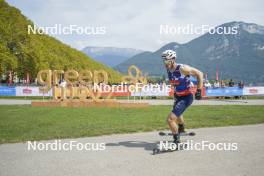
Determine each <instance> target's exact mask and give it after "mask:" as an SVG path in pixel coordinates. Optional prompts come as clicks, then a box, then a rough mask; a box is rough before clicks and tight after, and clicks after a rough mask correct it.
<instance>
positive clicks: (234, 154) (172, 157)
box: [0, 124, 264, 176]
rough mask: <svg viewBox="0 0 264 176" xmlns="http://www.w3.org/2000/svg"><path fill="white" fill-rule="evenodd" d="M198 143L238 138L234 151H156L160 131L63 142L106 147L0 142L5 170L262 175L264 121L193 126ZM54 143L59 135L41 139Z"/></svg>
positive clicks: (94, 175) (100, 175) (128, 175)
mask: <svg viewBox="0 0 264 176" xmlns="http://www.w3.org/2000/svg"><path fill="white" fill-rule="evenodd" d="M193 131H195V132H196V133H197V135H196V136H194V137H183V138H182V140H183V141H187V140H193V142H195V143H199V142H201V141H209V142H211V143H214V144H216V143H236V144H237V148H238V150H235V151H217V150H213V151H210V150H209V149H205V150H203V151H195V150H189V151H187V150H185V151H176V152H171V153H163V154H159V155H152V149H153V148H154V147H156V145H157V143H159V141H161V140H166V139H170V138H169V137H161V136H158V134H157V132H146V133H134V134H122V135H121V134H120V135H110V136H101V137H87V138H78V139H64V140H61V143H69V142H70V141H77V142H78V143H82V144H86V143H90V144H91V143H105V150H103V151H91V150H90V151H87V150H82V151H78V150H72V151H59V150H55V151H52V150H48V151H42V150H38V151H32V150H30V151H29V150H28V149H27V147H28V145H27V143H16V144H2V145H0V175H1V176H8V175H10V176H15V175H19V176H31V175H32V176H37V175H40V176H42V175H43V176H44V175H45V176H46V175H56V176H68V175H69V176H72V175H78V176H82V175H85V176H87V175H91V176H106V175H107V176H108V175H109V176H119V175H120V176H132V175H133V176H138V175H150V176H156V175H157V176H158V175H162V176H164V175H166V176H171V175H175V176H181V175H183V176H187V175H188V176H211V175H214V176H223V175H225V176H229V175H230V176H247V175H249V176H254V175H256V176H260V175H264V167H263V166H264V165H263V163H264V137H263V134H264V124H258V125H247V126H235V127H218V128H201V129H194V130H193ZM40 142H41V143H44V144H46V143H51V142H54V140H49V141H40Z"/></svg>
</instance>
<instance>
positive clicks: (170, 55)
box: [161, 50, 176, 60]
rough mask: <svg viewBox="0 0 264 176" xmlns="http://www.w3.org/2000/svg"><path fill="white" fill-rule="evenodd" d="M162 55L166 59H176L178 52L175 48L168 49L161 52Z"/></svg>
mask: <svg viewBox="0 0 264 176" xmlns="http://www.w3.org/2000/svg"><path fill="white" fill-rule="evenodd" d="M161 57H162V59H164V60H171V59H176V52H175V51H173V50H166V51H164V52H163V53H162V54H161Z"/></svg>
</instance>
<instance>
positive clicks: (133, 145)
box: [106, 141, 160, 151]
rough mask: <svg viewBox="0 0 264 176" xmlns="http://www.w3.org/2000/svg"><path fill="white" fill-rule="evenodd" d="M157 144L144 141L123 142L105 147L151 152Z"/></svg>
mask: <svg viewBox="0 0 264 176" xmlns="http://www.w3.org/2000/svg"><path fill="white" fill-rule="evenodd" d="M159 142H160V141H158V142H144V141H124V142H118V143H107V144H106V146H111V147H114V146H124V147H131V148H144V149H145V150H148V151H152V150H153V149H154V148H155V147H157V144H159Z"/></svg>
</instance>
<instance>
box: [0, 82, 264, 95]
mask: <svg viewBox="0 0 264 176" xmlns="http://www.w3.org/2000/svg"><path fill="white" fill-rule="evenodd" d="M167 86H168V85H167ZM193 89H194V90H193V91H194V92H195V88H193ZM124 90H125V91H124ZM168 90H169V88H168V87H167V88H166V89H162V88H161V87H157V88H155V89H153V90H151V91H147V90H144V89H142V90H141V91H132V92H131V91H129V90H128V89H123V91H120V90H118V89H116V90H114V91H113V93H112V96H142V97H143V96H173V91H168ZM107 94H108V93H107V92H103V93H102V96H106V95H107ZM52 95H53V94H52V89H51V90H50V91H49V92H48V93H42V92H40V91H39V87H32V86H0V96H52ZM246 95H248V96H250V95H264V87H244V88H239V87H224V88H207V89H205V88H204V89H203V91H202V96H203V97H219V96H246Z"/></svg>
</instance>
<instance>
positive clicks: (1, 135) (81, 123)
mask: <svg viewBox="0 0 264 176" xmlns="http://www.w3.org/2000/svg"><path fill="white" fill-rule="evenodd" d="M170 110H171V107H170V106H150V107H148V108H128V109H127V108H47V107H31V106H25V105H23V106H0V143H10V142H21V141H27V140H44V139H55V138H76V137H84V136H97V135H104V134H114V133H130V132H138V131H152V130H161V129H167V125H166V116H167V114H168V113H169V112H170ZM263 114H264V106H238V105H235V106H192V107H191V108H190V109H188V110H187V111H186V112H185V114H184V118H185V121H186V125H187V127H188V128H199V127H213V126H228V125H244V124H257V123H264V115H263Z"/></svg>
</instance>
